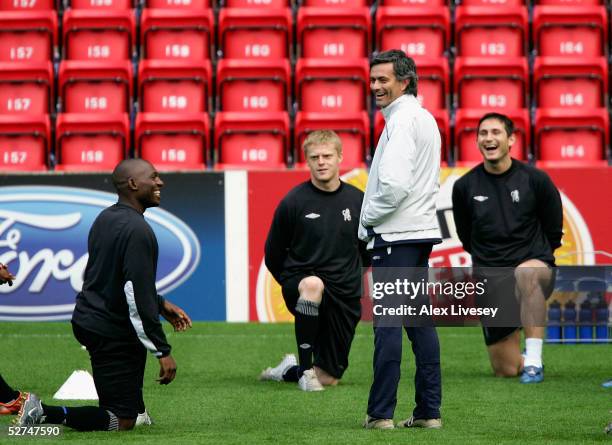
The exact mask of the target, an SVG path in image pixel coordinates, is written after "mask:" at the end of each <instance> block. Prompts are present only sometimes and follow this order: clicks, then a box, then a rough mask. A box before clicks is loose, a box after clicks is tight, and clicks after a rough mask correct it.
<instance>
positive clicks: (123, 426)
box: [117, 419, 136, 431]
mask: <svg viewBox="0 0 612 445" xmlns="http://www.w3.org/2000/svg"><path fill="white" fill-rule="evenodd" d="M117 420H118V423H119V428H118V430H119V431H129V430H132V429H134V426H136V419H117Z"/></svg>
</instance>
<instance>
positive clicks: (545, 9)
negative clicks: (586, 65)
mask: <svg viewBox="0 0 612 445" xmlns="http://www.w3.org/2000/svg"><path fill="white" fill-rule="evenodd" d="M533 14H534V15H533V38H534V44H535V47H536V50H537V52H538V55H540V56H546V57H549V56H553V57H556V56H564V57H565V56H570V57H599V56H604V55H606V45H607V43H606V42H607V39H608V32H607V30H608V22H607V18H606V8H605V7H603V6H575V7H568V6H536V7H535V8H534V13H533Z"/></svg>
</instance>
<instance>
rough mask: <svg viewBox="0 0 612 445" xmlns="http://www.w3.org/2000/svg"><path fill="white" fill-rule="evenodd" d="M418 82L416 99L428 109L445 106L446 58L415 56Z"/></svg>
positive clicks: (448, 84)
mask: <svg viewBox="0 0 612 445" xmlns="http://www.w3.org/2000/svg"><path fill="white" fill-rule="evenodd" d="M415 63H416V66H417V73H418V75H419V82H418V96H417V97H418V99H419V102H421V105H423V107H424V108H427V109H428V110H429V111H433V110H439V109H444V108H447V105H448V99H449V98H448V94H449V91H450V80H449V74H448V59H446V58H442V57H441V58H429V57H415Z"/></svg>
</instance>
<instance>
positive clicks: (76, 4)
mask: <svg viewBox="0 0 612 445" xmlns="http://www.w3.org/2000/svg"><path fill="white" fill-rule="evenodd" d="M134 6H135V5H134V1H133V0H70V7H71V8H72V9H93V10H98V11H104V10H106V11H109V10H119V11H121V10H123V11H125V10H128V9H132V8H133V7H134Z"/></svg>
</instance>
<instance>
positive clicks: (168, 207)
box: [0, 173, 226, 321]
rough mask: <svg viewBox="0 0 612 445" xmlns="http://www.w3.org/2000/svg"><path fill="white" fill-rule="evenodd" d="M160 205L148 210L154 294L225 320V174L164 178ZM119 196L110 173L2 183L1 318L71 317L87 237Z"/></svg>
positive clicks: (202, 316)
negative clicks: (7, 275) (6, 278)
mask: <svg viewBox="0 0 612 445" xmlns="http://www.w3.org/2000/svg"><path fill="white" fill-rule="evenodd" d="M162 179H163V180H164V183H165V186H164V187H163V189H162V204H161V207H159V208H151V209H148V210H147V211H146V212H145V218H146V219H147V222H148V223H149V224H150V225H151V227H152V228H153V230H154V232H155V234H156V236H157V240H158V243H159V261H158V269H157V288H158V292H159V293H161V294H162V295H164V296H165V297H167V298H168V299H170V300H171V301H173V302H174V303H176V304H178V305H179V306H181V307H183V308H184V309H185V310H186V311H187V312H188V313H189V314H190V315H191V316H192V318H193V319H195V320H225V317H226V308H225V304H226V303H225V261H224V259H225V244H224V239H225V221H224V205H225V204H224V184H223V174H222V173H174V174H165V175H162ZM116 201H117V196H116V194H115V193H114V191H113V188H112V185H111V183H110V175H109V174H86V175H81V174H64V175H57V174H53V175H7V176H3V177H2V178H1V179H0V263H4V264H7V265H8V267H9V269H10V270H11V271H12V272H13V273H14V274H15V275H16V276H17V279H16V280H15V282H14V284H13V286H12V287H9V286H2V287H0V320H23V321H42V320H67V319H70V316H71V314H72V309H73V307H74V301H75V297H76V294H77V292H78V291H79V290H80V289H81V286H82V284H83V272H84V270H85V266H86V264H87V257H88V256H87V235H88V232H89V228H90V227H91V225H92V223H93V221H94V220H95V218H96V217H97V215H98V214H99V213H100V211H102V210H103V209H104V208H106V207H108V206H110V205H112V204H114V203H115V202H116Z"/></svg>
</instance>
